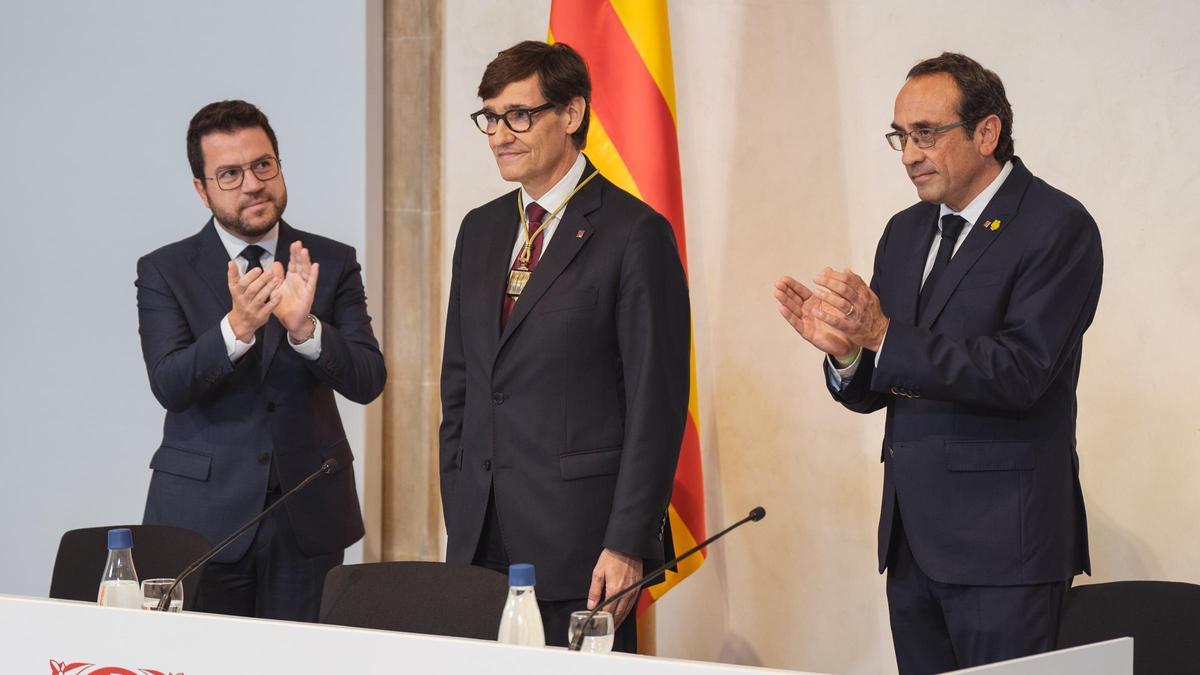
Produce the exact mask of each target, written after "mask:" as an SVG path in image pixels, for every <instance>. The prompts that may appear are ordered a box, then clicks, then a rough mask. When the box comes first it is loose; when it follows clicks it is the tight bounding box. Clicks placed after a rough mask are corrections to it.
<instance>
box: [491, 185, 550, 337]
mask: <svg viewBox="0 0 1200 675" xmlns="http://www.w3.org/2000/svg"><path fill="white" fill-rule="evenodd" d="M545 217H546V209H544V208H542V205H541V204H538V203H537V202H530V203H529V206H526V207H525V227H526V228H528V230H529V233H530V234H533V233H534V232H537V236H535V237H534V238H533V246H532V250H531V251H530V252H529V264H528V265H526V266H527V267H528V268H529V272H530V273H531V274H532V272H533V270H534V269H535V268H536V267H537V264H538V260H539V259H541V257H542V240H543V239H544V238H545V237H546V232H545V230H543V231H541V232H538V228H540V227H541V226H542V219H543V218H545ZM524 241H525V239H524V235H522V239H521V242H522V243H524ZM520 264H521V254H520V253H518V254H517V259H516V260H514V261H513V264H512V267H511V268H510V269H514V270H515V269H517V267H518V266H519V265H520ZM531 278H532V277H531ZM507 285H508V284H507V281H506V283H505V286H507ZM516 304H517V299H516V298H514V297H513V296H511V295H509V294H508V293H505V294H504V308H503V309H502V310H501V311H500V332H501V333H503V332H504V327H505V326H507V325H508V317H510V316H512V311H513V307H514V306H515V305H516Z"/></svg>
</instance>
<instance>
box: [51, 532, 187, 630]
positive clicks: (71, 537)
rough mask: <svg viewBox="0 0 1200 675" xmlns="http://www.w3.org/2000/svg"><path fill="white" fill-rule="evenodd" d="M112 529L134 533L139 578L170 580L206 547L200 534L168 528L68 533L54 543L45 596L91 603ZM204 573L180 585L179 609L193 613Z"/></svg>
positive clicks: (94, 597)
mask: <svg viewBox="0 0 1200 675" xmlns="http://www.w3.org/2000/svg"><path fill="white" fill-rule="evenodd" d="M114 527H128V528H129V529H130V530H133V566H134V567H135V568H137V573H138V579H154V578H165V577H174V576H176V575H178V574H179V573H180V572H182V571H183V568H185V567H187V566H188V565H189V564H190V563H191V562H192V561H194V560H196V559H197V558H199V557H200V556H202V555H204V553H205V552H206V551H208V549H209V548H210V546H209V543H208V540H207V539H205V538H204V536H203V535H200V534H197V533H196V532H193V531H191V530H187V529H184V528H182V527H170V526H167V525H111V526H107V527H88V528H84V529H80V530H70V531H69V532H67V533H66V534H64V535H63V536H62V539H61V540H60V541H59V542H58V555H57V556H55V558H54V573H53V575H52V576H51V577H50V597H52V598H58V599H60V600H87V601H90V602H95V601H96V594H97V593H98V592H99V590H100V576H101V575H103V574H104V563H105V561H107V560H108V531H109V530H110V529H112V528H114ZM203 573H204V569H203V568H201V569H198V570H196V572H195V573H194V574H192V575H191V576H190V577H188V578H187V579H186V580H185V581H184V582H183V608H184V609H186V610H190V609H194V608H195V606H196V599H197V596H198V595H199V593H198V592H197V591H198V590H199V588H200V577H201V575H202V574H203Z"/></svg>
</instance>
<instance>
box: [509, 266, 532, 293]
mask: <svg viewBox="0 0 1200 675" xmlns="http://www.w3.org/2000/svg"><path fill="white" fill-rule="evenodd" d="M529 274H530V272H529V270H523V269H515V270H511V271H510V272H509V273H508V288H507V289H506V290H505V291H504V292H505V293H507V294H508V295H509V296H510V297H513V298H519V297H521V291H523V290H525V284H527V283H529Z"/></svg>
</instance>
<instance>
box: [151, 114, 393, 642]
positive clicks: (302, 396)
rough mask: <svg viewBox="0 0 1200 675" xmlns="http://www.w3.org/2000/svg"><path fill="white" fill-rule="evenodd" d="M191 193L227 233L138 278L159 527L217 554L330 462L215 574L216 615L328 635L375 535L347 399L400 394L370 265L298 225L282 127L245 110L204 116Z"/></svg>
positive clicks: (188, 246) (165, 255)
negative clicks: (365, 514) (189, 536)
mask: <svg viewBox="0 0 1200 675" xmlns="http://www.w3.org/2000/svg"><path fill="white" fill-rule="evenodd" d="M187 154H188V162H189V163H190V164H191V168H192V176H193V179H192V184H193V186H194V187H195V189H196V193H197V194H198V195H199V196H200V200H201V201H202V202H203V203H204V205H205V206H206V207H207V208H208V209H209V210H210V211H211V212H212V217H211V218H209V220H208V222H207V223H206V224H205V225H204V227H203V228H202V229H201V230H200V232H199V233H197V234H195V235H192V236H190V237H188V238H186V239H183V240H181V241H178V242H175V243H173V244H170V245H167V246H164V247H163V248H160V249H158V250H157V251H154V252H153V253H150V254H148V255H146V256H144V257H143V258H141V259H140V260H138V263H137V282H136V285H137V304H138V320H139V332H140V333H141V340H142V355H143V357H144V358H145V361H146V370H147V372H148V373H149V376H150V388H151V390H152V391H153V392H154V396H155V398H157V399H158V401H159V403H161V404H162V406H163V407H164V408H166V409H167V414H166V420H165V422H164V424H163V439H162V444H161V445H160V447H159V448H158V450H157V451H156V452H155V453H154V457H153V459H151V461H150V468H151V469H152V470H153V475H152V476H151V479H150V490H149V494H148V496H147V498H146V513H145V517H144V522H145V523H146V524H148V525H150V524H154V525H174V526H178V527H184V528H188V529H190V530H194V531H196V532H199V533H200V534H203V535H204V536H205V538H207V539H208V540H209V541H210V542H214V543H215V542H218V541H220V540H222V539H224V538H225V537H226V536H228V535H230V534H232V533H233V531H234V530H236V529H237V528H238V527H239V526H240V525H241V524H242V523H243V522H245V521H248V520H250V519H251V518H252V517H253V516H254V515H256V514H257V513H258V512H260V511H262V510H263V509H264V508H265V507H267V506H269V505H270V504H272V503H273V502H274V501H275V500H276V499H278V498H279V497H280V495H281V494H282V493H283V492H285V491H286V490H288V489H290V488H292V487H294V486H295V485H296V484H297V483H299V482H300V481H301V480H303V479H304V478H305V477H306V476H307V475H309V474H311V473H313V472H314V471H316V470H317V469H318V468H319V467H320V466H321V465H322V463H323V462H324V461H325V460H327V459H335V460H337V462H338V469H337V470H336V471H335V472H334V473H333V474H332V475H329V476H322V477H321V478H320V479H318V480H317V481H316V482H315V483H313V484H311V485H310V486H309V487H307V488H306V489H305V490H304V491H302V492H299V493H297V494H296V496H295V497H294V498H292V499H291V500H289V501H288V502H287V503H286V504H285V505H284V506H283V507H282V508H280V509H279V510H277V511H275V512H274V513H273V514H272V515H271V516H269V517H268V518H267V519H266V520H264V521H263V522H262V523H260V524H259V525H258V526H257V527H256V528H254V529H252V530H250V531H249V532H247V533H246V534H245V535H243V536H241V537H239V538H238V539H237V540H235V541H234V542H233V543H232V544H231V545H230V546H229V547H228V548H226V549H225V550H224V551H222V552H221V553H220V554H218V555H217V556H216V557H215V558H213V560H212V561H211V562H209V563H208V565H207V567H206V568H205V570H204V576H203V579H202V581H201V585H200V588H201V596H200V597H199V598H198V600H199V603H200V609H203V610H204V611H208V612H215V613H221V614H234V615H240V616H257V617H264V618H273V619H291V620H297V621H315V620H316V618H317V610H318V608H319V606H320V600H321V589H322V586H323V584H324V580H325V573H326V572H328V571H329V570H330V569H332V568H333V567H334V566H336V565H338V564H340V563H341V562H342V558H343V553H344V551H345V548H346V547H347V546H349V545H350V544H352V543H354V542H355V541H358V539H360V538H361V537H362V535H363V522H362V514H361V512H360V510H359V506H358V493H357V490H356V488H355V484H354V470H353V468H352V466H351V463H352V462H353V455H352V454H351V450H350V445H349V443H348V442H347V440H346V433H345V431H344V430H343V428H342V422H341V418H340V417H339V416H338V410H337V404H336V401H335V400H334V392H337V393H339V394H341V395H342V396H344V397H346V398H348V399H350V400H352V401H354V402H356V403H361V404H366V403H369V402H370V401H371V400H373V399H374V398H375V397H376V396H378V395H379V394H380V392H381V391H383V385H384V380H385V379H386V377H387V374H386V371H385V369H384V363H383V355H382V354H381V353H380V351H379V346H378V343H377V342H376V341H375V336H374V334H373V333H372V330H371V317H370V316H369V315H368V314H367V305H366V297H365V295H364V293H363V283H362V275H361V268H360V266H359V264H358V261H357V259H356V257H355V252H354V249H353V248H351V247H350V246H347V245H345V244H341V243H338V242H336V241H333V240H332V239H327V238H325V237H321V236H318V235H315V234H309V233H307V232H301V231H299V230H296V229H293V228H292V227H291V226H289V225H288V224H287V223H285V222H284V221H283V219H282V217H283V211H284V208H285V207H286V206H287V187H286V186H285V184H284V180H283V173H282V171H281V169H280V162H279V143H278V142H277V140H276V138H275V132H274V131H273V130H272V129H271V125H270V123H269V122H268V121H267V117H266V115H264V114H263V113H262V112H261V111H260V110H259V109H258V108H256V107H255V106H253V105H251V104H249V103H246V102H245V101H219V102H216V103H211V104H209V105H207V106H204V107H203V108H201V109H200V111H199V112H197V113H196V115H195V116H194V117H193V118H192V121H191V124H190V125H189V127H188V132H187Z"/></svg>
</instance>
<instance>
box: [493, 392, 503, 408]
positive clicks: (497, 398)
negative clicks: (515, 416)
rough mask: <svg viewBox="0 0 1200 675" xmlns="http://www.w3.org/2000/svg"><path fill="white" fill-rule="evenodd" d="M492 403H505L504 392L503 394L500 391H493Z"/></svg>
mask: <svg viewBox="0 0 1200 675" xmlns="http://www.w3.org/2000/svg"><path fill="white" fill-rule="evenodd" d="M492 403H495V404H496V405H500V404H501V403H504V394H502V393H500V392H498V391H497V392H493V393H492Z"/></svg>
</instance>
